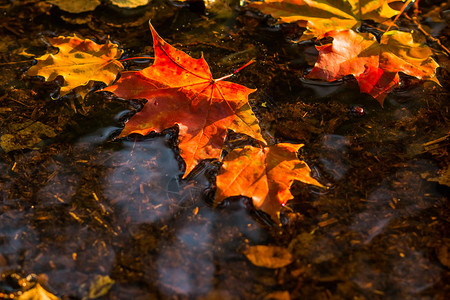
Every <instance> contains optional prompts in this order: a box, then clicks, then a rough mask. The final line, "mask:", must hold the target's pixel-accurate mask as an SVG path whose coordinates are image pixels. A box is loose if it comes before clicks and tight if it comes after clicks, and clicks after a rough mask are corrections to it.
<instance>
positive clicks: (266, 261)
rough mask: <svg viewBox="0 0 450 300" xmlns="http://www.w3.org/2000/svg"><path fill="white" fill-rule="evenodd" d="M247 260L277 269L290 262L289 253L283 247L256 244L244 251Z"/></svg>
mask: <svg viewBox="0 0 450 300" xmlns="http://www.w3.org/2000/svg"><path fill="white" fill-rule="evenodd" d="M244 254H245V256H246V257H247V258H248V260H249V261H250V262H251V263H252V264H254V265H255V266H258V267H264V268H270V269H278V268H283V267H285V266H287V265H289V264H290V263H292V261H293V258H292V255H291V253H290V252H289V251H288V250H287V249H286V248H283V247H278V246H265V245H257V246H251V247H249V248H247V249H246V250H245V251H244Z"/></svg>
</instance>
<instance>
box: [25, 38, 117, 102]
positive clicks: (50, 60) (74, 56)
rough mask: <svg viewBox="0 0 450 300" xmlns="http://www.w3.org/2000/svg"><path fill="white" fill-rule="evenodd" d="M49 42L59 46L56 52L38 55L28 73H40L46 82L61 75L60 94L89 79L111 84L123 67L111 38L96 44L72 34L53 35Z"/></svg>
mask: <svg viewBox="0 0 450 300" xmlns="http://www.w3.org/2000/svg"><path fill="white" fill-rule="evenodd" d="M50 43H51V44H52V46H54V47H57V48H59V52H58V53H57V54H55V55H53V54H46V55H44V56H41V57H39V58H37V60H38V63H37V64H36V65H34V66H32V67H31V68H30V69H29V70H28V73H27V74H28V75H30V76H36V75H39V76H43V77H44V78H45V79H46V80H47V81H51V80H54V79H55V78H56V77H57V76H59V75H62V76H63V77H64V85H63V86H62V87H61V96H63V95H65V94H67V93H69V92H70V91H71V90H73V89H75V88H76V87H79V86H83V85H87V84H88V83H89V81H90V80H95V81H102V82H104V83H106V84H107V85H110V84H111V83H113V81H114V80H115V79H116V76H117V74H118V73H119V72H120V71H122V70H123V66H122V64H121V63H120V62H119V61H117V59H118V58H120V56H121V55H122V50H119V49H118V47H117V45H116V44H113V43H111V42H110V41H108V42H107V43H106V44H103V45H99V44H96V43H95V42H93V41H91V40H89V39H85V40H83V39H80V38H79V37H77V36H76V35H75V36H73V37H64V36H60V37H56V38H52V39H50ZM82 96H84V95H82Z"/></svg>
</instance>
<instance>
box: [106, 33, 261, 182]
mask: <svg viewBox="0 0 450 300" xmlns="http://www.w3.org/2000/svg"><path fill="white" fill-rule="evenodd" d="M150 30H151V31H152V34H153V46H154V49H155V54H154V55H155V61H154V64H153V65H152V66H151V67H148V68H146V69H143V70H141V71H132V72H124V73H122V77H121V78H120V79H119V81H118V82H117V83H116V84H115V85H113V86H111V87H108V88H106V89H105V90H107V91H111V92H114V93H115V94H116V95H117V96H119V97H122V98H125V99H137V98H145V99H147V100H148V102H147V103H146V104H145V106H144V108H143V109H142V111H140V112H139V113H137V114H136V115H134V116H133V117H132V118H131V119H130V120H129V121H128V122H127V123H126V124H125V128H124V129H123V131H122V133H121V134H120V137H123V136H126V135H129V134H132V133H139V134H142V135H146V134H148V133H150V132H152V131H156V132H161V131H162V130H164V129H166V128H169V127H172V126H174V125H178V127H179V148H180V155H181V157H182V158H183V159H184V160H185V162H186V172H185V174H184V177H185V176H186V175H187V174H188V173H189V172H190V171H191V170H192V169H193V168H194V167H195V166H196V165H197V163H198V162H199V161H200V160H203V159H208V158H216V159H219V158H220V155H221V152H222V147H223V144H224V140H225V137H226V134H227V130H228V129H230V130H233V131H235V132H240V133H245V134H247V135H249V136H250V137H252V138H254V139H257V140H259V141H260V142H261V143H262V144H265V141H264V139H263V137H262V136H261V129H260V127H259V124H258V120H257V118H256V117H255V115H254V114H253V112H252V109H251V107H250V105H249V103H248V95H249V94H250V93H252V92H254V90H252V89H249V88H246V87H244V86H242V85H239V84H236V83H232V82H228V81H224V80H223V79H225V78H228V77H230V76H231V75H230V76H225V77H222V78H219V79H213V77H212V74H211V71H210V70H209V66H208V64H207V63H206V61H205V60H204V58H203V57H201V58H199V59H194V58H192V57H191V56H189V55H188V54H186V53H184V52H183V51H181V50H178V49H176V48H174V47H173V46H171V45H169V44H168V43H167V42H165V41H164V40H163V39H162V38H161V37H160V36H159V35H158V34H157V33H156V31H155V29H154V28H153V27H152V25H151V24H150Z"/></svg>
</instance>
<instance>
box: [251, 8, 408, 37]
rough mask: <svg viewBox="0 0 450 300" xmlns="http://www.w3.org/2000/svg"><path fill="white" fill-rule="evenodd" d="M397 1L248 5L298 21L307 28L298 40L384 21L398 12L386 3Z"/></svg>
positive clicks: (282, 18)
mask: <svg viewBox="0 0 450 300" xmlns="http://www.w3.org/2000/svg"><path fill="white" fill-rule="evenodd" d="M395 1H397V0H321V1H317V0H265V1H264V2H252V3H250V4H249V5H250V6H251V7H255V8H258V9H259V10H261V11H262V12H263V13H265V14H270V15H272V16H273V17H274V18H279V19H280V21H281V22H285V23H291V22H297V23H298V25H299V26H301V27H306V31H305V32H304V33H303V35H302V37H301V40H307V39H311V38H313V37H316V36H320V35H322V34H324V33H326V32H328V31H331V30H341V29H355V28H357V27H359V26H360V25H361V21H362V20H366V19H371V20H374V21H376V22H384V21H386V20H387V19H389V18H391V17H393V16H395V15H396V14H398V13H399V11H397V10H394V9H392V8H391V7H390V6H389V3H391V2H395Z"/></svg>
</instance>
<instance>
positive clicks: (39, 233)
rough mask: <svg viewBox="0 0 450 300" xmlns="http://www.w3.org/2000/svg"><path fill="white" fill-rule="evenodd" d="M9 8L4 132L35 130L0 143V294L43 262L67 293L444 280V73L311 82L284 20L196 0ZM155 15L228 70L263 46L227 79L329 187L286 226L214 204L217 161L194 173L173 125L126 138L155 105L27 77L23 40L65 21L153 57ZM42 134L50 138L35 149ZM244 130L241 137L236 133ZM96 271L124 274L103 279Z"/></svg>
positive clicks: (42, 269) (310, 295)
mask: <svg viewBox="0 0 450 300" xmlns="http://www.w3.org/2000/svg"><path fill="white" fill-rule="evenodd" d="M232 7H233V5H232ZM1 9H2V11H3V15H4V16H6V18H5V20H4V21H1V22H2V24H3V27H2V29H1V35H0V39H1V40H2V46H1V47H2V48H1V49H2V51H1V53H2V54H1V56H0V63H2V64H3V65H1V67H2V71H1V73H0V74H1V75H0V76H1V83H0V99H1V100H0V126H1V129H0V135H2V136H3V135H5V134H13V135H14V136H16V138H17V145H22V148H20V147H19V149H17V150H13V151H9V152H6V151H4V149H3V150H0V170H2V171H1V173H0V273H2V274H3V277H2V279H3V280H2V281H0V292H1V293H3V294H7V293H10V294H11V295H12V294H13V293H14V292H15V295H19V293H20V290H21V289H24V288H22V287H20V286H17V285H16V283H17V282H16V281H14V280H13V279H12V277H14V276H12V274H15V276H16V277H19V278H20V277H23V278H25V277H26V276H27V275H29V274H36V275H37V276H38V279H37V280H38V281H39V283H41V284H42V285H44V286H45V288H47V289H48V290H49V291H51V292H53V293H54V294H55V295H57V296H59V297H63V298H65V299H83V298H84V299H86V298H89V297H90V298H92V299H94V298H101V299H288V298H286V297H287V296H286V295H289V297H290V298H291V299H445V298H446V296H445V295H448V294H449V292H450V288H449V274H450V272H449V267H450V265H449V262H448V255H449V250H448V249H449V243H448V242H449V235H448V222H449V220H450V219H449V218H450V215H449V211H448V208H447V207H448V198H447V195H448V191H449V190H448V186H446V185H445V184H439V183H438V182H436V181H437V180H438V179H436V178H438V177H439V174H441V173H438V172H440V170H444V169H445V167H448V162H449V161H448V151H449V149H448V147H449V137H448V128H449V114H448V108H449V107H448V105H449V103H448V97H449V93H448V86H449V85H448V77H445V74H448V73H445V71H442V72H443V73H442V78H443V80H444V84H443V85H444V87H438V86H436V85H434V84H432V83H426V84H424V83H422V82H418V81H417V82H416V81H414V80H411V79H410V78H405V79H404V81H403V87H402V88H400V89H397V90H395V91H394V92H393V93H392V94H391V95H389V96H388V97H387V99H386V102H385V105H384V107H383V108H381V107H380V105H379V104H378V103H377V102H376V101H374V100H373V99H371V98H370V97H369V96H368V95H363V94H360V93H359V90H358V87H357V85H356V82H355V81H354V80H353V79H351V78H348V79H347V78H346V79H344V80H342V81H339V82H334V83H322V82H316V81H308V80H304V79H302V78H301V75H302V74H303V72H304V71H305V70H308V69H310V68H311V63H310V61H311V59H312V58H311V57H314V55H316V52H315V50H314V47H313V45H312V44H308V43H303V44H292V43H290V42H288V41H287V40H286V39H285V36H286V34H287V33H289V32H290V31H289V30H290V29H289V28H288V27H283V26H269V25H268V24H267V20H265V19H264V18H263V17H261V16H257V15H256V14H254V13H252V12H250V11H246V10H242V11H240V12H237V11H235V10H234V11H233V10H232V9H230V11H229V12H228V13H227V14H224V15H221V14H214V13H210V14H207V15H206V16H204V15H202V14H201V10H199V9H198V8H197V7H196V6H191V7H185V6H181V7H177V6H174V5H170V4H167V3H160V1H156V2H155V3H153V4H152V5H149V6H148V7H145V8H139V9H135V10H124V9H117V8H113V7H112V6H107V5H104V6H101V7H99V8H97V9H96V10H95V11H94V12H91V13H85V14H82V15H81V16H78V15H73V14H68V13H64V12H62V11H60V10H59V9H58V8H56V7H53V8H51V7H49V6H47V5H45V4H43V3H42V2H40V1H23V2H6V3H4V4H3V3H2V5H1ZM149 18H151V19H152V24H153V25H154V26H155V27H156V29H157V30H158V32H159V33H160V35H161V36H162V37H163V38H164V39H166V40H167V41H168V42H169V43H171V44H174V45H175V46H176V47H178V48H180V49H183V50H184V51H188V52H189V53H190V54H191V55H193V56H195V57H199V56H200V53H203V55H204V56H205V58H206V60H207V61H208V62H209V63H210V65H211V69H212V72H213V75H214V77H215V78H219V77H221V76H223V75H226V74H229V73H232V72H233V71H234V70H235V69H237V68H238V67H240V66H241V65H243V64H245V63H246V62H247V61H249V60H250V59H255V60H256V63H254V64H253V65H251V66H250V67H247V68H246V69H244V70H242V71H241V72H240V73H239V74H238V75H237V76H236V77H235V78H233V79H232V80H233V81H234V82H237V83H240V84H244V85H246V86H248V87H250V88H257V89H258V91H257V92H256V93H254V94H252V95H251V97H250V99H251V103H252V106H253V107H254V110H255V113H256V115H257V116H258V118H259V120H260V122H261V126H262V128H263V130H264V134H265V137H267V139H271V140H272V141H273V142H275V141H276V142H297V143H300V142H301V143H304V144H305V146H304V147H303V148H302V149H301V151H300V157H301V158H302V159H304V160H305V161H306V162H307V163H308V164H309V165H310V166H311V168H312V170H313V174H314V176H315V177H316V178H318V179H319V180H320V181H321V182H322V183H324V184H327V185H328V186H329V187H330V189H329V190H327V191H325V192H324V191H323V190H318V189H315V188H312V187H309V186H307V185H304V184H301V183H298V182H297V183H295V184H294V186H293V187H292V193H293V194H294V195H295V198H294V199H293V200H291V201H289V202H288V204H287V205H286V207H285V208H284V209H283V210H282V216H281V221H282V226H276V225H273V224H271V223H270V220H269V219H268V218H267V216H265V215H264V214H262V213H260V212H257V211H255V210H254V209H253V208H252V207H251V204H250V201H249V200H248V199H242V198H232V199H228V200H226V201H225V202H224V203H223V204H222V205H220V206H219V207H213V206H212V201H213V196H214V181H215V175H216V174H217V170H218V164H217V162H214V161H204V162H203V163H202V164H201V165H200V166H199V167H198V168H196V169H195V170H194V171H193V172H192V173H191V174H190V175H189V176H188V177H187V178H186V179H181V177H182V175H183V170H184V167H185V166H184V162H183V161H182V159H181V158H180V157H179V153H178V149H177V147H176V144H177V138H176V137H177V130H176V129H168V130H166V131H164V132H163V133H162V134H150V135H149V136H147V137H140V136H131V137H128V138H122V139H116V136H117V135H118V133H119V132H120V129H121V128H122V127H123V122H124V120H126V119H127V118H129V117H130V116H131V115H132V114H133V113H135V112H136V111H137V110H139V109H140V108H141V107H142V102H140V101H124V100H122V99H118V98H116V97H114V96H113V95H111V94H109V93H105V92H98V93H91V94H89V95H88V96H87V97H86V98H85V99H84V100H82V99H80V98H79V97H76V96H75V95H68V96H65V97H62V98H59V99H56V100H53V99H52V97H53V98H54V97H55V95H57V92H58V89H57V83H42V82H41V81H40V80H38V79H36V78H28V77H24V76H23V75H24V72H25V70H26V69H27V68H28V67H29V66H30V65H31V63H32V62H31V60H30V58H27V57H24V56H23V52H22V51H23V50H26V51H27V52H30V53H33V54H35V55H41V54H43V53H45V52H46V51H48V50H50V47H49V46H48V45H47V44H46V43H45V37H48V36H54V35H69V34H71V33H74V32H76V33H77V34H78V35H81V36H83V37H86V38H92V39H94V40H96V41H104V40H105V39H106V37H107V36H110V37H111V39H112V40H113V41H116V42H118V43H119V44H120V47H121V48H123V49H125V55H126V56H128V57H131V56H142V55H143V54H146V55H152V48H151V36H150V32H149V29H148V25H147V20H148V19H149ZM5 24H6V25H5ZM441 25H442V24H441ZM441 25H439V26H441ZM441 27H442V26H441ZM441 30H443V29H441ZM21 53H22V55H21ZM26 60H29V61H26ZM22 61H24V62H22ZM147 65H148V63H147V64H146V63H145V62H144V63H142V62H138V63H133V62H128V63H127V66H128V68H129V69H141V68H144V67H146V66H147ZM445 80H447V81H445ZM445 87H447V88H445ZM30 120H31V121H33V122H34V123H37V122H40V123H43V124H45V125H48V126H51V127H52V128H53V130H54V132H55V134H54V136H48V135H45V134H44V135H39V134H40V133H39V131H38V132H34V131H33V132H31V133H30V132H28V131H26V128H29V126H30V125H29V123H26V122H28V121H30ZM17 124H18V125H20V126H22V127H20V126H19V127H17ZM18 128H19V129H18ZM21 130H22V131H21ZM33 136H38V137H39V138H40V141H39V142H37V143H36V144H35V145H28V146H27V141H29V140H30V139H31V137H33ZM439 138H443V139H441V140H440V141H437V142H436V143H433V144H431V146H430V145H428V146H427V145H424V144H425V143H428V142H430V141H436V140H438V139H439ZM243 140H244V141H243ZM243 142H245V138H244V139H242V137H240V136H239V135H233V134H231V135H230V137H229V141H228V143H229V145H228V146H229V147H233V146H235V145H237V144H239V143H243ZM447 172H448V171H447ZM261 244H266V245H277V246H281V247H284V248H286V249H288V250H289V251H290V253H291V254H292V255H293V258H294V259H293V262H292V263H291V264H289V265H288V266H286V267H283V268H279V269H266V268H261V267H257V266H254V265H252V264H251V263H250V261H249V260H247V258H246V257H245V255H244V254H243V252H244V250H245V249H246V248H247V247H248V246H251V245H261ZM99 275H101V276H109V277H110V278H111V279H112V280H114V284H112V285H110V286H108V288H106V287H105V290H104V292H101V293H98V294H95V293H94V294H92V293H93V290H94V289H95V288H98V286H95V283H97V284H98V282H99V279H98V278H99V277H98V276H99ZM33 280H34V279H33ZM27 288H28V287H27ZM276 292H278V294H275V293H276ZM90 293H91V294H90ZM93 295H94V296H93ZM277 295H278V296H277ZM283 295H284V296H283ZM97 296H98V297H97ZM283 297H284V298H283Z"/></svg>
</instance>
